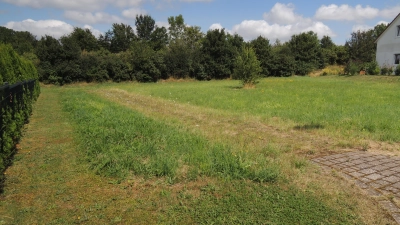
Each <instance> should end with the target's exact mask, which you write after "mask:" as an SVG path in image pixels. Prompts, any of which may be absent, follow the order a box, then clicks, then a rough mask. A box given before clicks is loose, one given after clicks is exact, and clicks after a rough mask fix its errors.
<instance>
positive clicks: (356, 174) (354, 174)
mask: <svg viewBox="0 0 400 225" xmlns="http://www.w3.org/2000/svg"><path fill="white" fill-rule="evenodd" d="M349 175H351V176H353V177H357V178H358V177H362V176H364V174H362V173H359V172H357V171H355V172H352V173H349Z"/></svg>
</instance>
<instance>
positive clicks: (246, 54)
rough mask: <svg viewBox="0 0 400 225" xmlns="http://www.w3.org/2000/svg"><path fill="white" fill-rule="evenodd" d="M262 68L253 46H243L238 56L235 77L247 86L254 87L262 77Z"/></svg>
mask: <svg viewBox="0 0 400 225" xmlns="http://www.w3.org/2000/svg"><path fill="white" fill-rule="evenodd" d="M261 71H262V68H261V66H260V61H258V59H257V56H256V53H255V52H254V50H253V48H251V47H250V48H249V47H243V48H242V51H241V52H240V53H239V55H238V56H237V57H236V62H235V69H234V77H233V78H234V79H238V80H240V81H241V82H242V84H243V86H245V87H252V86H254V85H255V84H256V83H257V80H258V79H259V78H260V77H261V74H260V73H261Z"/></svg>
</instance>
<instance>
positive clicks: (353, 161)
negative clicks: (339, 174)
mask: <svg viewBox="0 0 400 225" xmlns="http://www.w3.org/2000/svg"><path fill="white" fill-rule="evenodd" d="M350 162H352V163H354V164H355V165H358V164H364V163H365V161H364V160H362V159H356V160H352V161H350Z"/></svg>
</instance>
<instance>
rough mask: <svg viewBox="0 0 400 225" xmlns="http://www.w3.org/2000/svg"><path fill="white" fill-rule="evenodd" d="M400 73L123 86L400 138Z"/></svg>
mask: <svg viewBox="0 0 400 225" xmlns="http://www.w3.org/2000/svg"><path fill="white" fill-rule="evenodd" d="M399 87H400V82H399V79H398V77H391V78H387V79H385V78H384V77H371V76H364V77H338V76H329V77H319V78H310V77H289V78H267V79H262V80H261V81H260V83H259V84H257V88H255V89H241V88H239V87H238V81H210V82H166V83H157V84H146V85H132V84H129V85H118V88H120V89H124V90H127V91H130V92H135V93H140V94H144V95H151V96H156V97H161V98H165V99H169V100H171V101H176V102H180V103H187V104H192V105H197V106H202V107H209V108H214V109H220V110H225V111H229V112H234V113H240V114H250V115H255V116H260V117H262V118H264V119H266V120H268V119H271V118H276V117H279V118H281V119H282V120H284V121H291V122H294V123H296V124H297V125H296V126H300V127H303V126H307V127H310V126H314V127H315V126H318V127H321V128H323V129H324V130H328V131H330V132H331V133H339V134H341V135H342V136H347V137H353V138H360V137H361V138H367V139H369V138H372V139H375V140H380V141H395V142H398V141H400V132H398V131H399V130H400V113H399V112H400V98H399V97H398V90H399Z"/></svg>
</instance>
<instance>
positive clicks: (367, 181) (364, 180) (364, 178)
mask: <svg viewBox="0 0 400 225" xmlns="http://www.w3.org/2000/svg"><path fill="white" fill-rule="evenodd" d="M358 179H360V181H362V182H364V183H369V182H371V181H373V180H372V179H368V178H366V177H361V178H358Z"/></svg>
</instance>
